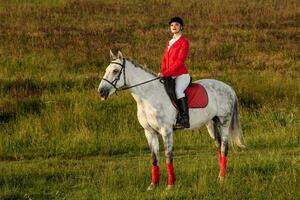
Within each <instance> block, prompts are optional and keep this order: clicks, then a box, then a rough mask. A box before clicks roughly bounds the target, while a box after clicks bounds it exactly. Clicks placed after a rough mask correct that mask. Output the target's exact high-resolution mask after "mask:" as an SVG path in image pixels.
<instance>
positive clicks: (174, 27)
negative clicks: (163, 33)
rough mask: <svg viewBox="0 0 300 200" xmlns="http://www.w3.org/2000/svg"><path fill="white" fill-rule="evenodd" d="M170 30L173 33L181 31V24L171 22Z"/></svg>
mask: <svg viewBox="0 0 300 200" xmlns="http://www.w3.org/2000/svg"><path fill="white" fill-rule="evenodd" d="M170 30H171V33H173V34H176V33H179V32H180V31H181V25H180V24H179V23H177V22H172V23H171V24H170Z"/></svg>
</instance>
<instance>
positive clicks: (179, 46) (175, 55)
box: [160, 35, 189, 77]
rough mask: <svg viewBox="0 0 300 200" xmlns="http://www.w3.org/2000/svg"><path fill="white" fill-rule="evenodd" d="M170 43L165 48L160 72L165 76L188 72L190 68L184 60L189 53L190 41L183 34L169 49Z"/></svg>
mask: <svg viewBox="0 0 300 200" xmlns="http://www.w3.org/2000/svg"><path fill="white" fill-rule="evenodd" d="M168 44H169V43H168ZM168 44H167V46H166V48H165V52H164V56H163V59H162V63H161V69H160V73H161V74H162V75H163V76H165V77H167V76H179V75H182V74H187V73H188V69H187V67H186V65H185V64H184V61H185V59H186V58H187V56H188V53H189V42H188V41H187V39H186V38H185V37H183V35H181V36H180V38H179V39H178V40H177V41H176V42H175V43H174V44H173V45H172V46H171V47H170V49H169V50H168Z"/></svg>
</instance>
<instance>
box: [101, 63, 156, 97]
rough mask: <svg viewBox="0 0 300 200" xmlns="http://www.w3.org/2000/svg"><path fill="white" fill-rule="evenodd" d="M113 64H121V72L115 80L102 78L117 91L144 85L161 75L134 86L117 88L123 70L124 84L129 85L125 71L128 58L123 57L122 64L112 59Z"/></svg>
mask: <svg viewBox="0 0 300 200" xmlns="http://www.w3.org/2000/svg"><path fill="white" fill-rule="evenodd" d="M111 64H117V65H120V66H121V70H120V72H119V74H118V76H117V78H115V80H113V81H109V80H107V79H105V78H102V80H104V81H106V82H108V83H109V84H111V85H112V86H113V87H114V88H115V90H116V93H117V91H122V90H128V89H131V88H134V87H138V86H140V85H144V84H146V83H149V82H152V81H155V80H158V79H160V77H156V78H154V79H151V80H148V81H145V82H142V83H138V84H136V85H132V86H129V87H123V86H122V87H121V88H117V82H118V81H119V80H120V77H121V74H122V71H124V76H123V77H124V86H126V85H127V84H126V72H125V64H126V59H125V58H123V62H122V64H121V63H118V62H114V61H112V62H111Z"/></svg>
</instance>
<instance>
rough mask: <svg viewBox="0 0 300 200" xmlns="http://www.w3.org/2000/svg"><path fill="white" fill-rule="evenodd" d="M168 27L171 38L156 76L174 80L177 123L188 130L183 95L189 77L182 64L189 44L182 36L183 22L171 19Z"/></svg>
mask: <svg viewBox="0 0 300 200" xmlns="http://www.w3.org/2000/svg"><path fill="white" fill-rule="evenodd" d="M169 26H170V31H171V33H172V34H173V38H172V39H171V40H170V41H169V42H168V43H167V45H166V47H165V51H164V55H163V59H162V63H161V69H160V73H159V74H158V75H159V76H160V77H172V78H174V79H175V93H176V97H177V105H178V106H179V114H180V119H181V120H180V121H179V122H177V123H178V124H179V125H181V126H183V127H184V128H189V127H190V122H189V109H188V106H187V98H186V96H185V93H184V91H185V89H186V88H187V87H188V85H189V83H190V75H189V73H188V69H187V67H186V65H185V64H184V62H185V60H186V58H187V56H188V52H189V42H188V41H187V39H186V38H185V37H184V36H183V35H182V30H183V20H182V19H181V18H180V17H173V18H172V19H171V20H170V21H169ZM178 124H177V125H178Z"/></svg>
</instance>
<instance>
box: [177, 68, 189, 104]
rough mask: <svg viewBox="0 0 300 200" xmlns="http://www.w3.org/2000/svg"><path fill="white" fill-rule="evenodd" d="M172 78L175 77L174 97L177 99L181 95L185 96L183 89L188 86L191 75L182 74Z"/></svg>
mask: <svg viewBox="0 0 300 200" xmlns="http://www.w3.org/2000/svg"><path fill="white" fill-rule="evenodd" d="M173 78H175V92H176V97H177V99H181V98H182V97H185V94H184V91H185V89H186V88H187V87H188V85H189V83H190V81H191V77H190V75H189V74H182V75H180V76H176V77H173Z"/></svg>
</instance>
